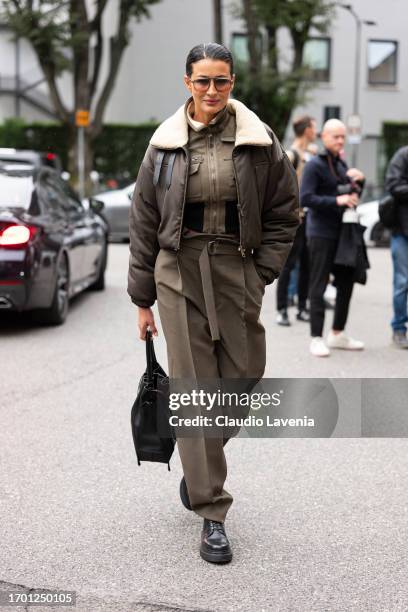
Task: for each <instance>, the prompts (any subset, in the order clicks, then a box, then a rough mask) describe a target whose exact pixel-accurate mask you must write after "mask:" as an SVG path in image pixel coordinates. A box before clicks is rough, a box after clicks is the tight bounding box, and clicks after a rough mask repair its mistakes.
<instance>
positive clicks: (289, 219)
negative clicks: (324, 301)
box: [128, 43, 299, 563]
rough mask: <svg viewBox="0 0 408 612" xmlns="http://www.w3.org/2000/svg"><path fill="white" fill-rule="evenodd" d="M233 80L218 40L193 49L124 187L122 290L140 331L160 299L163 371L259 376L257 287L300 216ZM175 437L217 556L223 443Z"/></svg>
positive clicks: (292, 186) (282, 253)
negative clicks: (130, 191) (127, 207)
mask: <svg viewBox="0 0 408 612" xmlns="http://www.w3.org/2000/svg"><path fill="white" fill-rule="evenodd" d="M234 80H235V75H234V73H233V59H232V56H231V53H230V52H229V51H228V49H226V47H224V46H222V45H218V44H215V43H211V44H207V45H198V46H196V47H194V48H193V49H192V50H191V51H190V53H189V54H188V57H187V62H186V74H185V76H184V81H185V85H186V87H187V89H188V90H189V92H190V94H191V97H190V98H189V99H188V100H187V102H186V103H185V104H184V105H183V106H182V107H181V108H179V109H178V111H177V112H176V113H175V114H174V115H173V116H171V117H170V118H169V119H167V120H166V121H164V122H163V123H162V124H161V125H160V126H159V127H158V129H157V130H156V132H155V133H154V134H153V136H152V138H151V140H150V144H149V147H148V149H147V151H146V155H145V157H144V160H143V163H142V165H141V167H140V170H139V174H138V178H137V182H136V187H135V191H134V195H133V200H132V205H131V213H130V263H129V281H128V293H129V295H130V297H131V299H132V301H133V303H135V304H136V305H137V306H138V307H139V308H138V327H139V333H140V338H141V339H145V336H146V331H147V328H148V327H149V328H150V329H151V330H152V331H153V333H154V334H155V335H157V329H156V325H155V321H154V316H153V313H152V310H151V307H152V305H153V304H154V302H155V300H156V298H157V302H158V309H159V314H160V320H161V324H162V327H163V331H164V335H165V339H166V343H167V354H168V367H169V376H170V378H171V379H179V378H190V379H191V378H192V379H200V378H207V379H208V378H213V379H216V378H255V379H257V378H261V377H262V375H263V373H264V369H265V330H264V328H263V326H262V324H261V322H260V320H259V314H260V310H261V305H262V298H263V294H264V291H265V285H266V284H270V283H272V281H273V280H274V279H275V278H276V277H277V276H278V275H279V272H280V270H281V269H282V266H283V264H284V262H285V259H286V257H287V255H288V253H289V251H290V249H291V246H292V242H293V239H294V236H295V233H296V229H297V226H298V222H299V221H298V188H297V180H296V174H295V172H294V170H293V168H292V165H291V163H290V162H289V160H288V159H287V157H286V155H285V154H284V152H283V150H282V147H281V145H280V143H279V142H278V140H277V138H276V136H275V135H274V134H273V132H272V130H271V129H270V128H269V127H268V126H266V125H265V124H263V123H262V121H261V120H260V119H259V118H258V117H257V116H256V115H255V114H254V113H253V112H252V111H250V110H249V109H248V108H247V107H246V106H245V105H244V104H242V103H241V102H238V101H237V100H232V99H230V94H231V92H232V89H233V87H234ZM177 442H178V450H179V455H180V459H181V463H182V467H183V472H184V477H183V479H182V481H181V483H180V496H181V499H182V502H183V504H184V506H185V507H186V508H188V509H191V510H193V511H194V512H195V513H197V514H198V515H199V516H201V517H202V518H203V519H204V524H203V529H202V534H201V548H200V554H201V556H202V558H203V559H205V560H206V561H210V562H213V563H226V562H228V561H230V560H231V558H232V551H231V547H230V544H229V541H228V538H227V535H226V533H225V527H224V521H225V517H226V515H227V512H228V509H229V507H230V506H231V503H232V500H233V498H232V496H231V495H230V493H228V492H227V491H226V490H225V489H224V482H225V479H226V475H227V465H226V460H225V455H224V450H223V446H224V443H225V442H226V440H223V439H222V438H206V437H204V436H203V437H201V438H199V439H197V438H179V439H178V440H177Z"/></svg>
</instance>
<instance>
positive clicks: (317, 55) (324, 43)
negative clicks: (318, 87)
mask: <svg viewBox="0 0 408 612" xmlns="http://www.w3.org/2000/svg"><path fill="white" fill-rule="evenodd" d="M330 63H331V39H330V38H309V40H308V41H307V42H306V44H305V46H304V49H303V66H304V67H305V68H307V73H308V78H309V79H310V80H311V81H330Z"/></svg>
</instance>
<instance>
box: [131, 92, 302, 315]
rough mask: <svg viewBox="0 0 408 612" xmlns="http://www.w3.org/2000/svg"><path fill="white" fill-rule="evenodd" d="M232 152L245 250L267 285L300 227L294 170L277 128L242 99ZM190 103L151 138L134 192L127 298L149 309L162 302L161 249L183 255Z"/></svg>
mask: <svg viewBox="0 0 408 612" xmlns="http://www.w3.org/2000/svg"><path fill="white" fill-rule="evenodd" d="M228 104H229V105H230V108H232V110H233V111H235V115H236V124H237V129H236V136H235V146H234V149H233V153H232V159H233V165H234V173H235V179H236V185H237V192H238V205H237V207H238V215H239V225H240V251H241V255H242V256H243V257H245V256H246V255H247V254H248V253H251V252H252V253H253V257H254V262H255V265H256V268H257V270H258V273H259V274H260V276H261V277H262V278H263V279H264V281H265V282H266V283H267V284H269V283H271V282H272V281H273V280H274V279H275V278H277V276H279V273H280V271H281V269H282V267H283V265H284V263H285V261H286V258H287V256H288V254H289V251H290V249H291V246H292V243H293V240H294V237H295V233H296V230H297V227H298V224H299V190H298V181H297V177H296V173H295V171H294V169H293V166H292V164H291V163H290V161H289V159H288V158H287V156H286V154H285V152H284V151H283V149H282V146H281V144H280V143H279V141H278V139H277V138H276V136H275V134H274V133H273V132H272V130H271V129H270V128H269V127H268V126H267V125H265V124H264V123H262V121H261V120H260V119H259V118H258V117H257V116H256V115H255V113H253V112H252V111H251V110H249V109H248V108H247V107H246V106H245V105H244V104H242V102H239V101H238V100H229V102H228ZM184 108H185V105H184V104H183V106H181V107H180V108H179V110H178V111H177V112H176V113H175V114H174V115H173V116H172V117H170V118H169V119H167V120H166V121H164V122H163V123H162V124H161V125H160V126H159V127H158V128H157V130H156V132H155V133H154V134H153V136H152V138H151V140H150V144H149V147H148V149H147V151H146V154H145V157H144V160H143V162H142V164H141V166H140V170H139V173H138V176H137V181H136V186H135V190H134V193H133V198H132V203H131V208H130V218H129V230H130V260H129V273H128V293H129V295H130V297H131V299H132V301H133V302H134V303H135V304H137V305H138V306H142V307H144V308H146V307H149V306H152V305H153V304H154V302H155V300H156V286H155V281H154V267H155V262H156V258H157V255H158V252H159V250H160V249H161V248H162V249H168V250H171V251H175V252H176V251H178V250H179V248H180V241H181V235H182V227H183V223H182V220H183V211H184V204H185V199H186V190H187V181H188V173H189V163H190V159H189V151H188V124H187V120H186V117H185V111H184Z"/></svg>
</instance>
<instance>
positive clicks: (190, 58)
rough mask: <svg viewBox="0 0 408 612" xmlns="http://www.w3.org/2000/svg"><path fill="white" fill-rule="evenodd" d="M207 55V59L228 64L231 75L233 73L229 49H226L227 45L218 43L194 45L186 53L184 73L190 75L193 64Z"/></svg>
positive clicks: (232, 61)
mask: <svg viewBox="0 0 408 612" xmlns="http://www.w3.org/2000/svg"><path fill="white" fill-rule="evenodd" d="M207 57H208V58H209V59H213V60H221V61H222V62H226V63H227V64H229V67H230V70H231V76H232V75H233V74H234V60H233V59H232V55H231V51H230V50H229V49H227V47H224V45H219V44H218V43H207V44H201V45H196V46H195V47H193V48H192V49H191V51H190V53H189V54H188V55H187V59H186V75H187V76H189V77H191V75H192V74H193V64H195V63H196V62H199V61H200V60H202V59H206V58H207Z"/></svg>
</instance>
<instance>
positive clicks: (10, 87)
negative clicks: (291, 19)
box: [0, 0, 408, 189]
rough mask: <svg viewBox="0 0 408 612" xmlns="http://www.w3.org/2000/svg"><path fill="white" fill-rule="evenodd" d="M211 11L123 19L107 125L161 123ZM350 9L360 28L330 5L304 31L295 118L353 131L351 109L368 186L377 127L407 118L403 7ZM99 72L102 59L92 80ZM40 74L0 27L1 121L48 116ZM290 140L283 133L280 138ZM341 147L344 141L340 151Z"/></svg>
mask: <svg viewBox="0 0 408 612" xmlns="http://www.w3.org/2000/svg"><path fill="white" fill-rule="evenodd" d="M116 3H117V0H111V1H110V2H109V3H108V7H107V11H106V14H105V17H104V24H103V27H104V33H105V35H106V36H109V35H110V34H112V33H113V32H114V31H115V28H116V18H117V10H116V8H117V4H116ZM234 4H235V5H236V2H234V1H233V0H224V2H223V3H222V6H223V8H222V21H223V41H224V43H225V44H226V45H227V46H230V47H231V48H232V49H233V51H234V52H235V54H236V55H238V56H241V57H242V56H245V52H246V34H245V24H244V23H243V22H242V21H241V20H240V19H239V18H237V16H236V11H234ZM339 4H341V3H339ZM213 8H214V3H213V1H212V0H162V2H160V3H159V4H157V5H154V6H153V7H152V8H151V19H149V20H145V19H144V20H142V21H141V22H140V23H136V22H133V23H132V25H131V32H132V36H131V42H130V45H129V46H128V48H127V49H126V51H125V54H124V57H123V60H122V64H121V68H120V72H119V74H118V77H117V80H116V87H115V90H114V92H113V95H112V97H111V99H110V101H109V104H108V107H107V111H106V114H105V121H106V122H109V123H142V122H145V121H149V120H162V119H164V118H165V117H167V116H168V115H169V114H171V113H172V112H174V110H175V109H176V108H177V107H178V106H179V105H181V104H182V103H183V102H184V100H185V99H186V95H187V91H186V89H185V86H184V83H183V75H184V61H185V56H186V54H187V52H188V50H189V49H190V48H191V47H192V46H194V45H195V44H197V43H199V42H208V41H211V40H213V39H214V15H213ZM352 8H353V11H354V13H355V16H358V17H359V19H360V28H359V26H358V23H357V21H356V18H355V16H354V17H353V14H352V13H351V12H350V11H349V10H347V9H345V8H341V7H339V8H337V9H336V12H335V18H334V19H333V21H332V23H331V27H330V29H329V31H328V32H327V34H325V35H324V36H322V35H318V34H315V33H313V32H312V33H311V39H310V41H309V42H308V43H307V46H306V49H305V62H306V63H307V64H308V66H309V68H310V75H311V77H310V78H311V83H310V85H311V87H310V88H309V90H308V92H307V98H306V101H305V102H304V103H303V104H302V106H301V107H299V108H297V109H296V111H295V113H294V114H300V113H307V114H311V115H312V116H314V117H315V118H316V120H317V123H318V125H319V126H321V125H322V124H323V122H324V120H325V119H327V118H330V117H339V118H340V119H342V120H343V121H344V122H345V123H349V124H350V126H351V127H352V126H353V125H355V122H356V119H355V117H354V115H355V114H356V111H357V114H358V115H359V117H360V118H361V139H362V140H361V144H360V145H359V146H358V148H357V149H356V150H357V151H358V153H357V159H356V163H357V165H358V166H359V167H361V168H362V170H363V171H364V172H365V173H366V174H367V177H368V182H369V187H370V188H372V189H374V188H375V187H376V186H377V185H378V183H379V182H380V176H381V166H382V163H383V160H382V149H381V138H380V137H381V132H382V123H383V121H407V120H408V110H407V109H408V39H407V36H406V23H407V18H408V4H407V2H406V0H388V1H387V2H384V1H383V0H370V1H368V0H353V1H352ZM89 10H92V9H91V4H90V5H89ZM367 22H368V23H367ZM374 24H375V25H374ZM358 30H359V31H360V34H359V35H358ZM280 47H281V55H282V57H283V59H284V58H285V55H287V54H290V45H289V41H288V38H287V37H285V33H284V32H283V33H282V35H281V37H280ZM356 60H358V67H359V79H358V82H357V83H356V79H355V76H356ZM106 70H107V57H104V64H103V70H102V75H101V77H102V78H101V80H100V82H101V83H102V81H103V76H104V74H106ZM41 79H42V75H41V70H40V68H39V66H38V64H37V61H36V59H35V57H34V54H33V53H32V51H31V49H30V47H29V45H28V44H27V43H26V42H25V41H18V42H15V41H13V40H12V37H11V34H10V32H9V31H8V30H7V28H6V27H5V26H3V27H2V28H1V29H0V122H2V121H3V120H4V119H5V118H7V117H12V116H21V117H23V118H24V119H26V120H27V121H32V120H40V119H50V118H52V116H53V111H52V108H51V106H50V102H49V99H48V95H47V88H46V84H45V83H44V81H42V80H41ZM59 85H60V89H61V91H62V92H63V97H64V100H65V101H66V103H67V104H68V105H69V104H70V96H71V87H70V76H69V75H65V76H64V77H63V78H61V79H60V82H59ZM353 119H354V123H353ZM357 123H358V122H357ZM272 127H273V126H272ZM356 131H357V132H358V131H359V130H358V126H357V130H356ZM291 136H292V135H291V131H290V129H288V131H287V140H288V141H289V140H290V138H291ZM350 152H351V150H350V147H349V148H348V151H347V153H348V154H350Z"/></svg>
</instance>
